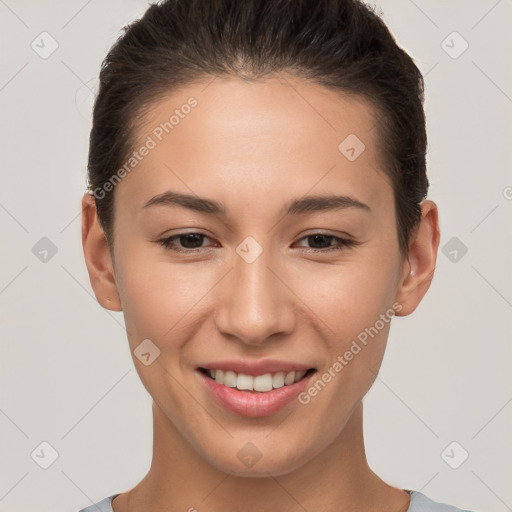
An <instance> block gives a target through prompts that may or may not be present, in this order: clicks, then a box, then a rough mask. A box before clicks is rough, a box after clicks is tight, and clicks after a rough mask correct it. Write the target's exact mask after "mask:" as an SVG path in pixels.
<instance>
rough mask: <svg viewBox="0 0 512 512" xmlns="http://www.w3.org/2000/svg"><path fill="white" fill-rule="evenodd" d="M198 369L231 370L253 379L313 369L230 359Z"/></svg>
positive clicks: (306, 365)
mask: <svg viewBox="0 0 512 512" xmlns="http://www.w3.org/2000/svg"><path fill="white" fill-rule="evenodd" d="M199 368H204V369H207V370H212V369H213V370H224V371H229V370H231V371H233V372H235V373H243V374H245V375H251V376H253V377H255V376H257V375H264V374H265V373H278V372H285V373H288V372H293V371H296V372H297V371H301V370H304V371H305V370H309V369H310V368H313V366H312V365H310V364H309V365H308V364H302V363H294V362H292V361H280V360H278V359H261V360H259V361H249V360H242V359H236V360H234V359H232V360H224V361H214V362H213V361H212V362H210V363H204V364H201V365H199Z"/></svg>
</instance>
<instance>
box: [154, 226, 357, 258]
mask: <svg viewBox="0 0 512 512" xmlns="http://www.w3.org/2000/svg"><path fill="white" fill-rule="evenodd" d="M190 234H193V235H200V236H202V237H204V238H203V241H204V239H211V240H214V239H213V237H210V236H209V235H207V234H206V233H202V232H201V231H198V230H197V229H196V230H193V231H180V232H178V233H175V234H171V235H169V236H165V237H162V238H160V239H158V240H157V241H156V243H158V244H160V245H161V246H163V247H164V249H166V250H168V251H172V252H175V253H183V254H196V253H198V252H200V251H205V250H206V251H210V250H211V246H206V247H195V248H192V249H189V248H180V247H179V246H178V248H176V247H175V248H173V247H172V245H171V244H172V243H173V241H174V240H176V239H179V238H180V237H181V236H185V235H190ZM315 235H318V236H325V237H328V238H331V239H333V241H334V245H331V246H329V247H325V248H320V249H317V248H314V247H302V249H304V251H305V252H309V253H315V254H319V253H329V252H334V251H338V252H341V251H344V250H348V249H350V248H351V247H353V246H357V245H360V243H361V242H358V241H357V240H354V239H353V238H352V237H350V236H349V235H346V234H343V235H341V236H338V235H334V234H332V233H328V232H327V233H325V232H324V230H322V229H317V230H313V231H312V232H310V233H306V234H303V235H302V236H301V237H299V238H297V239H296V241H297V242H302V241H303V240H305V239H307V238H309V237H312V236H315ZM173 239H174V240H173ZM294 243H295V242H294Z"/></svg>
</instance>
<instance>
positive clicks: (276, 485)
mask: <svg viewBox="0 0 512 512" xmlns="http://www.w3.org/2000/svg"><path fill="white" fill-rule="evenodd" d="M191 96H193V97H194V98H195V99H196V100H197V102H198V104H197V106H196V107H195V108H194V109H192V110H191V112H190V113H189V114H188V115H187V116H185V117H184V118H183V119H180V122H179V124H178V125H176V126H175V127H174V129H173V130H172V131H171V132H170V133H169V134H164V137H163V138H162V141H160V142H158V144H157V145H156V147H155V148H154V149H152V150H151V151H150V152H149V154H148V155H147V156H145V157H144V159H143V160H142V161H141V162H140V163H139V164H138V165H137V167H136V168H135V169H134V170H133V171H131V172H130V173H129V174H127V175H126V176H125V177H124V178H123V179H122V180H121V182H120V183H119V184H118V185H117V186H116V189H115V241H114V258H112V255H111V254H110V252H109V250H108V246H107V243H106V240H105V236H104V233H103V231H102V229H101V227H100V226H99V223H98V218H97V215H96V210H95V206H94V200H93V198H92V197H91V196H90V195H87V194H86V195H85V196H84V198H83V201H82V206H83V215H82V238H83V247H84V255H85V260H86V264H87V268H88V271H89V276H90V281H91V285H92V287H93V289H94V292H95V295H96V297H97V300H98V302H99V303H100V304H101V305H102V306H103V307H104V308H107V309H110V310H112V311H121V310H122V311H123V312H124V316H125V321H126V327H127V334H128V341H129V345H130V350H131V352H132V356H133V351H134V350H135V349H136V348H137V346H138V345H139V344H140V343H141V341H142V340H144V339H147V338H149V339H150V340H152V342H153V343H154V344H155V345H156V346H158V348H159V350H160V356H159V357H158V358H157V359H156V360H155V361H154V362H153V363H152V364H151V365H149V366H145V365H143V364H142V363H141V362H140V361H139V359H138V358H137V357H135V356H133V361H134V365H135V367H136V369H137V372H138V374H139V376H140V378H141V380H142V382H143V384H144V386H145V388H146V389H147V391H148V392H149V393H150V394H151V396H152V397H153V400H154V402H153V418H154V451H153V460H152V465H151V469H150V471H149V473H148V474H147V475H146V477H145V478H144V479H143V480H142V482H140V483H139V484H138V485H137V486H136V487H134V488H133V489H132V490H131V491H130V492H126V493H122V494H121V495H120V496H118V497H117V498H116V499H115V500H114V501H113V508H114V510H115V512H126V511H135V510H189V509H190V508H191V507H195V508H196V509H197V510H199V511H201V510H206V509H207V510H209V511H212V512H220V511H221V510H222V511H225V510H226V504H229V509H230V510H237V511H242V512H244V511H247V512H248V511H256V510H257V511H267V510H268V511H270V510H272V511H275V510H286V511H290V512H292V511H299V510H300V511H303V510H304V509H306V510H309V511H312V510H315V511H319V512H331V511H332V512H334V511H337V512H338V511H340V510H347V511H348V510H359V511H367V512H369V511H377V510H384V509H385V510H390V511H393V512H399V511H405V510H406V509H407V507H408V505H409V495H408V494H407V493H406V492H405V491H404V490H402V489H398V488H396V487H393V486H390V485H388V484H387V483H386V482H384V481H383V480H381V479H380V478H379V477H378V476H377V475H376V474H375V473H374V472H373V471H372V470H371V469H370V467H369V466H368V464H367V461H366V456H365V449H364V440H363V415H362V411H363V405H362V398H363V397H364V395H365V394H366V393H367V391H368V390H369V389H370V387H371V386H372V384H373V382H374V380H375V378H376V374H377V373H378V370H379V368H380V365H381V362H382V358H383V355H384V351H385V347H386V343H387V338H388V334H389V327H390V323H386V324H385V326H384V328H382V329H381V330H380V331H379V333H378V335H376V336H374V337H373V338H372V339H371V340H370V341H369V343H368V344H367V345H366V346H365V347H364V348H363V349H362V350H361V351H360V352H359V353H358V354H357V355H355V356H354V358H353V359H352V360H351V361H350V362H349V364H347V365H346V366H345V367H344V368H343V370H342V371H340V372H339V373H338V374H337V375H336V377H335V378H333V379H332V380H331V382H329V384H328V385H327V386H325V388H324V389H323V390H322V391H321V392H319V393H318V394H317V396H315V397H313V398H311V401H310V402H309V403H308V404H307V405H303V404H300V403H298V402H297V401H293V402H292V403H291V404H289V405H288V406H286V407H285V408H284V409H282V410H280V411H278V412H277V413H275V414H273V415H270V416H267V417H263V418H245V417H241V416H238V415H235V414H233V413H231V412H228V411H226V410H223V409H221V408H220V407H219V406H218V405H217V404H216V403H215V402H214V401H213V400H212V399H211V398H210V396H209V394H208V392H207V391H206V390H205V389H204V386H203V384H202V382H201V381H200V379H198V376H197V373H196V371H195V369H196V368H197V366H198V365H200V364H201V363H205V362H208V361H219V360H220V359H249V360H260V359H263V358H276V359H282V360H288V361H293V362H299V363H305V364H308V366H310V367H314V368H316V369H317V371H318V373H319V375H321V374H322V373H323V372H325V371H327V370H328V368H329V367H331V366H332V365H333V363H334V362H335V361H336V358H337V357H338V356H339V355H340V354H344V353H345V352H346V351H347V350H348V349H349V347H350V345H351V343H352V341H353V340H354V339H356V338H357V335H358V334H359V333H361V332H362V331H364V329H365V328H368V327H370V326H373V325H375V323H376V320H378V319H379V315H381V314H383V313H385V312H386V311H387V310H389V309H390V308H392V306H393V304H394V303H395V304H398V305H399V307H398V309H399V312H397V315H398V316H402V315H409V314H410V313H412V312H413V311H414V310H415V309H416V307H417V306H418V304H419V303H420V301H421V299H422V298H423V296H424V294H425V293H426V291H427V289H428V288H429V286H430V282H431V279H432V276H433V271H434V268H435V263H436V257H437V249H438V244H439V227H438V216H437V208H436V205H435V203H433V202H432V201H424V202H423V203H422V214H423V215H422V220H421V223H420V225H419V227H418V230H417V231H416V233H415V236H414V238H413V239H412V240H411V243H410V252H409V255H408V258H407V259H404V260H402V256H401V254H400V252H399V246H398V234H397V229H396V218H395V210H394V203H393V190H392V188H391V185H390V182H389V180H388V178H387V176H386V175H385V174H384V173H383V172H382V170H381V169H382V168H381V166H382V157H381V155H380V154H379V153H378V151H377V139H376V137H377V130H376V129H375V127H374V124H375V113H374V112H373V110H372V109H371V107H370V105H369V104H368V103H366V102H365V101H364V99H362V98H356V97H354V96H352V97H349V96H345V95H341V94H340V93H339V92H335V91H332V90H329V89H327V88H324V87H322V86H319V85H317V84H312V83H308V82H307V81H304V80H301V79H298V78H294V77H291V76H286V77H285V76H284V75H281V76H279V77H277V76H276V77H272V78H270V79H266V80H264V81H257V82H254V83H248V82H245V81H243V80H241V79H236V78H229V79H220V78H216V79H214V80H212V79H209V80H207V81H204V82H201V83H197V84H194V85H189V86H187V87H186V88H185V89H183V90H180V91H178V92H176V91H174V92H173V93H172V94H169V95H168V96H167V97H165V98H162V99H160V100H158V101H157V102H155V103H154V104H153V105H152V106H151V108H150V109H149V110H148V111H147V115H146V116H145V117H144V122H143V123H142V126H139V127H138V130H137V135H138V138H137V140H138V143H137V144H136V147H140V146H141V145H142V144H143V143H144V141H145V140H146V139H147V137H148V135H151V134H152V132H153V130H154V129H155V127H156V126H158V125H159V123H161V122H163V121H165V120H168V119H169V116H170V114H172V112H173V111H174V110H175V109H176V108H178V109H179V108H180V106H181V105H183V104H184V103H186V102H187V99H188V98H189V97H191ZM349 134H356V135H357V137H358V138H359V139H360V140H361V141H363V143H364V144H365V146H366V149H365V150H364V151H363V152H362V153H361V154H360V156H359V157H358V158H357V159H355V160H354V161H350V160H349V159H347V158H346V156H345V155H343V154H342V153H341V152H340V151H339V149H338V145H339V144H340V143H341V142H342V141H343V140H344V139H345V138H346V137H347V136H348V135H349ZM167 190H173V191H177V192H180V193H187V194H192V195H197V196H200V197H204V198H208V199H213V200H216V201H218V202H220V203H222V204H223V205H224V206H225V208H226V215H225V216H220V215H208V214H204V213H199V212H194V211H192V210H189V209H186V208H183V207H179V206H154V207H151V208H144V209H143V205H144V204H145V203H146V202H147V201H148V200H149V199H151V198H152V197H154V196H156V195H158V194H161V193H163V192H165V191H167ZM313 194H314V195H329V194H343V195H348V196H351V197H353V198H356V199H357V200H359V201H361V202H363V203H366V204H367V205H368V206H369V207H370V211H368V212H367V211H365V210H362V209H356V208H345V209H341V210H332V211H321V212H309V213H305V214H300V215H291V216H284V215H283V214H282V211H283V208H284V207H285V206H287V205H288V204H289V203H290V202H291V201H292V200H293V199H297V198H301V197H303V196H305V195H313ZM184 231H186V232H199V233H202V234H205V235H206V238H204V239H203V241H202V246H201V242H198V243H197V246H200V247H201V248H200V249H199V250H197V249H196V250H195V252H194V253H192V254H185V253H177V252H173V251H172V250H170V249H166V248H164V247H163V246H162V245H159V244H158V240H159V239H161V238H163V237H168V236H171V235H176V234H178V233H183V232H184ZM318 231H321V232H322V233H323V234H325V235H332V236H338V237H341V238H351V239H353V240H355V241H356V242H358V245H355V246H350V247H342V248H341V250H339V251H336V250H335V251H329V252H327V251H326V250H325V249H323V251H324V252H320V251H317V252H313V250H312V249H314V248H317V249H318V248H320V249H321V247H322V245H321V244H320V245H319V243H318V242H317V243H316V245H315V241H314V240H313V241H312V240H311V239H309V240H308V238H305V237H307V236H308V235H312V234H314V233H317V232H318ZM248 236H251V237H253V238H254V239H255V240H256V241H257V242H258V243H259V245H260V246H261V248H262V249H263V252H262V253H261V254H260V256H259V257H258V258H257V259H256V260H255V261H253V262H252V263H247V262H246V261H245V260H244V259H243V258H242V257H240V256H239V254H238V253H237V252H236V248H237V247H238V246H239V244H240V243H241V242H242V241H243V240H244V239H245V238H246V237H248ZM182 242H183V240H182ZM186 242H187V241H186V240H185V243H186ZM179 244H180V240H179V239H178V240H177V241H176V245H178V247H179V246H180V245H179ZM329 245H332V246H336V241H335V240H333V241H329V240H327V242H326V244H325V246H329ZM181 247H182V248H184V249H185V250H186V248H187V247H194V246H193V245H190V244H189V245H188V246H187V245H185V246H183V245H181ZM321 250H322V249H321ZM393 321H396V320H393ZM248 442H251V443H253V444H254V445H255V446H256V447H257V448H258V450H259V451H260V452H261V458H260V460H259V461H258V462H257V463H256V464H254V465H253V466H252V467H246V466H245V465H244V464H243V463H242V462H241V460H240V459H239V458H238V457H237V453H238V452H239V450H241V449H242V448H243V447H244V446H245V445H246V443H248Z"/></svg>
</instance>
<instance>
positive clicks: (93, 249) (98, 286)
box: [82, 193, 122, 311]
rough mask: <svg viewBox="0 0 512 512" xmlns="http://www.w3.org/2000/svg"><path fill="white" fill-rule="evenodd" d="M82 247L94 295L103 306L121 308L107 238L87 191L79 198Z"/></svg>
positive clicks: (93, 199) (94, 204) (94, 203)
mask: <svg viewBox="0 0 512 512" xmlns="http://www.w3.org/2000/svg"><path fill="white" fill-rule="evenodd" d="M82 247H83V250H84V257H85V264H86V266H87V271H88V272H89V280H90V282H91V286H92V289H93V290H94V294H95V295H96V299H97V300H98V302H99V303H100V305H101V306H103V307H104V308H105V309H109V310H111V311H122V305H121V300H120V297H119V293H118V290H117V284H116V279H115V273H114V266H113V263H112V257H111V254H110V251H109V247H108V243H107V238H106V236H105V232H104V231H103V229H102V227H101V225H100V223H99V219H98V214H97V210H96V201H95V198H94V196H93V195H91V194H89V193H86V194H84V196H83V198H82Z"/></svg>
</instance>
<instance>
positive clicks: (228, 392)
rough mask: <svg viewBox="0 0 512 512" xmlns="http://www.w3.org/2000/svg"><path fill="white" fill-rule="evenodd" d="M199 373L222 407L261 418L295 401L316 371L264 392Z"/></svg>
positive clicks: (242, 414) (198, 371)
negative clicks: (219, 380) (234, 385)
mask: <svg viewBox="0 0 512 512" xmlns="http://www.w3.org/2000/svg"><path fill="white" fill-rule="evenodd" d="M197 373H198V374H199V376H200V377H201V378H202V380H203V382H204V384H205V385H206V389H207V390H208V391H209V392H210V393H211V395H212V396H213V398H214V400H215V401H216V402H217V404H219V405H220V406H221V407H223V408H224V409H226V410H228V411H230V412H232V413H235V414H238V415H240V416H246V417H248V418H259V417H261V416H269V415H271V414H274V413H275V412H277V411H280V410H281V409H283V408H284V407H286V406H287V405H288V404H289V403H290V402H293V400H294V399H295V398H297V396H298V395H299V394H300V393H301V392H302V391H304V389H305V388H306V387H307V385H308V382H309V380H310V378H311V377H312V376H313V375H314V374H315V373H316V372H311V373H310V374H309V375H306V376H305V377H303V378H302V379H301V380H299V381H298V382H295V383H293V384H289V385H288V386H283V387H282V388H278V389H273V390H272V391H266V392H264V393H259V392H250V391H240V390H239V389H236V388H230V387H228V386H224V384H219V383H218V382H217V381H215V380H213V379H211V378H210V377H208V376H207V375H205V374H204V373H203V372H202V371H200V370H197Z"/></svg>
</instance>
